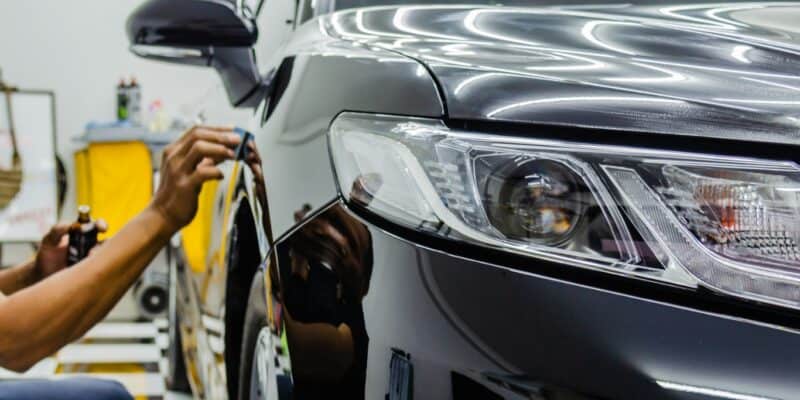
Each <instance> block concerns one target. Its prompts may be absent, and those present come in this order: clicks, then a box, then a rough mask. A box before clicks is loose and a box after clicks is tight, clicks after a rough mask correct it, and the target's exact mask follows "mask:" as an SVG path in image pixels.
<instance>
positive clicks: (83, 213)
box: [78, 205, 92, 222]
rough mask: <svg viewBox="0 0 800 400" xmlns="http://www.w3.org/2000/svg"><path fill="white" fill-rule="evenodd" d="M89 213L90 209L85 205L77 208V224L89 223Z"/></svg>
mask: <svg viewBox="0 0 800 400" xmlns="http://www.w3.org/2000/svg"><path fill="white" fill-rule="evenodd" d="M91 211H92V209H91V207H89V206H87V205H80V206H78V222H90V221H91V220H92V217H91V215H90V213H91Z"/></svg>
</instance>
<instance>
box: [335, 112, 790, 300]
mask: <svg viewBox="0 0 800 400" xmlns="http://www.w3.org/2000/svg"><path fill="white" fill-rule="evenodd" d="M330 146H331V153H332V158H333V162H334V166H335V169H336V174H337V179H338V183H339V187H340V189H341V192H342V195H343V197H344V198H345V200H347V201H348V202H354V203H358V204H360V205H362V206H364V207H366V208H367V209H369V210H370V211H372V212H374V213H376V214H378V215H380V216H382V217H384V218H386V219H388V220H391V221H393V222H395V223H398V224H402V225H404V226H406V227H410V228H413V229H417V230H421V231H426V232H429V233H431V234H435V235H441V236H447V237H450V238H453V237H455V238H458V239H460V240H465V241H469V242H472V243H475V244H479V245H482V246H491V247H494V248H498V249H502V250H504V251H510V252H515V253H520V254H524V255H529V256H533V257H537V258H541V259H545V260H549V261H556V262H559V263H562V264H568V265H572V266H576V267H584V268H592V269H599V270H602V271H606V272H610V273H616V274H623V275H629V276H637V277H641V278H646V279H653V280H659V281H664V282H669V283H671V284H676V285H681V286H687V287H697V286H699V285H702V286H705V287H708V288H710V289H713V290H716V291H719V292H724V293H727V294H731V295H734V296H739V297H743V298H748V299H751V300H757V301H761V302H766V303H771V304H777V305H782V306H787V307H792V308H796V309H800V247H798V244H800V199H799V198H798V194H800V168H798V166H797V165H796V164H794V163H791V162H778V161H767V160H756V159H749V158H736V157H723V156H710V155H703V154H692V153H679V152H670V151H652V150H645V149H638V148H630V147H620V146H600V145H591V144H577V143H566V142H558V141H550V140H534V139H527V138H518V137H506V136H497V135H482V134H477V133H470V132H459V131H454V130H450V129H448V128H447V127H446V126H445V125H444V124H443V123H442V122H441V121H438V120H431V119H419V118H407V117H395V116H383V115H366V114H357V113H344V114H342V115H340V116H339V117H338V118H337V119H336V120H335V121H334V123H333V124H332V125H331V129H330Z"/></svg>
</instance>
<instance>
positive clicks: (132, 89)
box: [126, 77, 142, 124]
mask: <svg viewBox="0 0 800 400" xmlns="http://www.w3.org/2000/svg"><path fill="white" fill-rule="evenodd" d="M126 93H127V94H128V119H129V120H131V122H133V123H135V124H140V123H141V122H142V88H141V86H139V83H138V82H136V78H135V77H131V83H130V84H129V85H128V87H127V91H126Z"/></svg>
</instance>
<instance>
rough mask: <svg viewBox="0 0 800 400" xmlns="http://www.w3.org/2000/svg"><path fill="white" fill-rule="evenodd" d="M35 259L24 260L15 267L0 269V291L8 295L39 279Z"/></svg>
mask: <svg viewBox="0 0 800 400" xmlns="http://www.w3.org/2000/svg"><path fill="white" fill-rule="evenodd" d="M35 266H36V263H35V260H30V261H27V262H24V263H22V264H20V265H17V266H16V267H12V268H6V269H3V270H0V292H2V293H3V294H5V295H7V296H10V295H12V294H14V293H16V292H18V291H20V290H22V289H25V288H26V287H28V286H30V285H33V284H34V283H36V282H37V281H38V280H39V277H38V275H37V274H36V268H35Z"/></svg>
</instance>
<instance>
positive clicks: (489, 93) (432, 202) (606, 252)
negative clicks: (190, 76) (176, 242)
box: [127, 0, 800, 400]
mask: <svg viewBox="0 0 800 400" xmlns="http://www.w3.org/2000/svg"><path fill="white" fill-rule="evenodd" d="M449 3H454V4H449ZM455 3H456V2H450V1H441V2H433V3H424V4H420V3H414V2H410V1H385V0H362V1H356V0H339V1H334V0H314V1H312V0H301V1H298V2H296V3H293V2H280V1H266V2H263V1H261V2H259V1H241V0H240V1H237V2H232V1H231V2H229V1H223V0H150V1H147V2H145V3H143V4H142V5H141V6H140V7H139V8H138V9H137V10H136V11H135V12H134V13H133V14H132V16H131V17H130V19H129V21H128V27H127V29H128V35H129V38H130V40H131V44H132V47H131V49H132V51H133V52H135V53H136V54H138V55H141V56H145V57H149V58H154V59H160V60H166V61H171V62H178V63H185V64H194V65H202V66H211V67H213V68H215V69H216V70H217V71H218V72H219V74H220V76H221V78H222V81H223V82H224V84H225V88H226V90H227V94H228V99H229V101H230V103H231V104H232V105H233V106H235V107H239V108H250V109H252V110H253V117H252V121H251V123H250V125H249V127H246V128H248V129H249V131H250V132H251V133H252V141H250V142H248V145H245V146H243V147H242V149H241V151H240V156H241V157H240V161H239V162H235V163H229V164H227V165H226V166H225V168H226V169H227V173H226V177H227V178H226V180H225V181H223V182H221V183H218V184H212V185H209V186H208V187H206V188H205V189H204V193H203V194H202V197H203V198H202V200H201V205H200V211H199V213H198V217H197V219H196V220H195V222H193V224H192V225H191V226H189V227H188V228H187V229H186V230H185V231H184V233H183V235H182V243H181V245H180V246H179V250H180V251H179V260H180V262H179V263H178V264H177V266H176V267H175V271H174V273H173V275H172V284H173V285H174V289H175V290H172V298H171V307H170V309H171V312H170V314H171V317H170V318H171V324H170V327H171V330H170V340H171V342H172V344H173V345H172V346H170V348H171V352H170V355H171V363H170V364H171V369H170V371H171V372H170V377H169V378H170V384H171V385H172V386H173V387H184V388H186V387H187V384H191V387H192V389H193V390H194V393H195V394H196V395H197V396H204V397H206V398H214V399H217V398H225V397H229V398H239V399H248V398H250V399H256V398H267V399H317V398H336V399H360V398H365V399H383V398H386V399H390V400H394V399H411V398H416V399H448V398H454V399H465V398H485V399H494V398H511V399H516V398H518V399H632V400H652V399H704V400H705V399H740V400H742V399H744V400H756V399H758V400H762V399H795V398H800V379H798V372H800V335H798V331H797V330H798V328H800V318H799V317H800V247H798V244H799V243H800V197H799V196H800V166H799V165H798V163H797V161H798V160H799V159H800V157H799V156H798V154H800V153H798V149H799V148H800V147H798V145H799V144H800V3H788V2H786V3H782V2H769V3H759V2H725V3H715V4H700V3H687V4H678V3H674V2H653V1H651V2H646V3H643V4H628V3H625V4H605V2H588V3H584V4H581V3H580V2H574V1H568V2H559V3H557V4H549V3H546V2H538V1H521V0H509V1H503V2H502V5H501V4H499V3H501V2H494V1H459V2H457V3H458V4H455ZM601 3H603V4H601ZM634 3H636V1H634ZM287 4H289V5H290V7H291V9H293V10H295V12H294V18H291V19H290V20H289V21H285V20H284V19H282V18H279V17H278V16H277V15H278V13H277V11H275V9H277V8H280V7H284V8H285V7H286V6H287ZM271 24H274V25H271ZM281 24H286V26H287V29H289V30H291V34H290V35H289V38H288V39H287V40H286V41H285V42H280V43H276V42H270V41H271V40H273V39H272V38H271V37H267V36H262V37H259V34H258V33H259V29H261V30H262V31H263V30H265V29H266V28H267V27H270V26H278V25H281ZM274 40H277V39H274ZM267 47H269V48H278V49H279V50H276V51H274V52H271V54H263V52H260V50H263V49H265V48H267ZM256 54H258V56H256ZM248 138H249V136H248ZM262 171H263V172H262ZM184 361H185V362H184ZM187 379H188V381H187Z"/></svg>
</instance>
